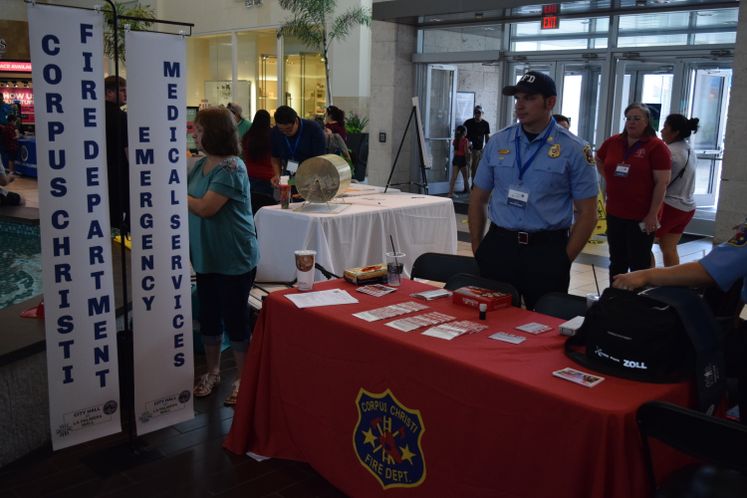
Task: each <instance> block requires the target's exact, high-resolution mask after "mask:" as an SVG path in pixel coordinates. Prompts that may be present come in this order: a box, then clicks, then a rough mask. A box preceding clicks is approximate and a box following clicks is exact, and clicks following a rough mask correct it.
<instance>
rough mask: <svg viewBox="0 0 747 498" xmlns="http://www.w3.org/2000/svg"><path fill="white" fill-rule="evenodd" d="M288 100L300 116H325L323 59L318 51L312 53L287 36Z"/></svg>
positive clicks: (286, 90)
mask: <svg viewBox="0 0 747 498" xmlns="http://www.w3.org/2000/svg"><path fill="white" fill-rule="evenodd" d="M284 46H285V54H286V55H285V60H284V63H285V66H284V74H285V101H284V102H283V103H284V104H286V105H289V106H291V107H292V108H294V109H295V110H296V112H297V113H298V114H299V116H302V117H304V118H307V119H313V118H314V117H317V116H324V108H325V105H326V102H327V97H326V92H327V86H326V78H325V75H324V60H323V59H322V55H321V54H320V53H318V52H310V51H309V49H308V47H305V46H304V45H303V44H302V43H300V42H299V41H298V40H294V39H292V38H285V40H284Z"/></svg>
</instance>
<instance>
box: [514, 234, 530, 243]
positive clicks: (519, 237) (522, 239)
mask: <svg viewBox="0 0 747 498" xmlns="http://www.w3.org/2000/svg"><path fill="white" fill-rule="evenodd" d="M516 239H517V240H518V241H519V244H522V245H527V244H529V234H528V233H527V232H517V233H516Z"/></svg>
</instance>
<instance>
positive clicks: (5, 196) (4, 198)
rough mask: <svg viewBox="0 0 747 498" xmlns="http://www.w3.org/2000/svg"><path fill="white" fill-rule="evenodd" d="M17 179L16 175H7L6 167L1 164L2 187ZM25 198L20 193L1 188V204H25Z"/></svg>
mask: <svg viewBox="0 0 747 498" xmlns="http://www.w3.org/2000/svg"><path fill="white" fill-rule="evenodd" d="M14 181H15V177H13V176H10V175H7V174H6V173H5V168H3V165H2V164H0V187H4V186H6V185H9V184H11V183H13V182H14ZM24 204H25V200H24V199H23V197H21V195H20V194H17V193H16V192H10V191H9V190H5V189H4V188H0V206H23V205H24Z"/></svg>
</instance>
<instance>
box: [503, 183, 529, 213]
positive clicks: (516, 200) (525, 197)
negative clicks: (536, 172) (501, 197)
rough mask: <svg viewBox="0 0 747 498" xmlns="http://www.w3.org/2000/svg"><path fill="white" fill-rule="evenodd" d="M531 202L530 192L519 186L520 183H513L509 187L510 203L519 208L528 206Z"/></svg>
mask: <svg viewBox="0 0 747 498" xmlns="http://www.w3.org/2000/svg"><path fill="white" fill-rule="evenodd" d="M527 202H529V192H527V191H526V190H524V189H523V188H521V187H519V186H518V185H511V186H510V187H509V188H508V205H509V206H514V207H518V208H525V207H527Z"/></svg>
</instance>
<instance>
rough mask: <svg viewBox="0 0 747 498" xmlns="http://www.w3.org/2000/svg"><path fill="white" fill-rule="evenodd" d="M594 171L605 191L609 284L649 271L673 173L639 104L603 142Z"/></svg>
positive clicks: (648, 115) (647, 113) (647, 112)
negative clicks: (620, 276)
mask: <svg viewBox="0 0 747 498" xmlns="http://www.w3.org/2000/svg"><path fill="white" fill-rule="evenodd" d="M597 168H598V169H599V174H600V175H602V176H603V177H604V180H605V183H606V186H607V243H608V245H609V251H610V282H611V281H612V277H613V276H614V275H617V274H619V273H627V272H628V271H635V270H643V269H645V268H649V267H650V266H651V246H652V245H653V243H654V234H655V233H656V229H657V228H658V226H659V211H660V209H661V205H662V202H663V201H664V193H665V192H666V189H667V184H668V183H669V178H670V172H671V170H672V156H671V154H670V152H669V148H668V147H667V145H666V144H665V143H664V142H663V141H661V140H659V139H658V138H656V131H655V130H654V128H653V126H652V125H651V111H650V110H649V108H648V107H647V106H646V105H644V104H630V105H629V106H628V107H627V108H626V109H625V129H624V130H623V132H622V133H620V134H619V135H615V136H612V137H610V138H608V139H607V140H605V141H604V143H603V144H602V146H601V147H600V148H599V150H598V151H597Z"/></svg>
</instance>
